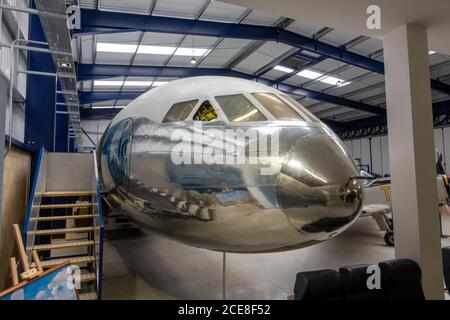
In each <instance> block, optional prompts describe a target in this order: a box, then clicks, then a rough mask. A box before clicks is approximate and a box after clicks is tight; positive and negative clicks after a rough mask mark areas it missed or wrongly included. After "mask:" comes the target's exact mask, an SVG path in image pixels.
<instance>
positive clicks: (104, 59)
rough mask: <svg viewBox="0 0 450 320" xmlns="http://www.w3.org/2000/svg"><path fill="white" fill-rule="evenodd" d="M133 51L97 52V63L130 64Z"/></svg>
mask: <svg viewBox="0 0 450 320" xmlns="http://www.w3.org/2000/svg"><path fill="white" fill-rule="evenodd" d="M132 57H133V54H132V53H115V52H97V56H96V57H95V63H98V64H125V65H128V64H130V61H131V58H132Z"/></svg>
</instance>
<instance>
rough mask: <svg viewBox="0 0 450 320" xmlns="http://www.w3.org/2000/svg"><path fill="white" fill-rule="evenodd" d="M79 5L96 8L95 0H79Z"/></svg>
mask: <svg viewBox="0 0 450 320" xmlns="http://www.w3.org/2000/svg"><path fill="white" fill-rule="evenodd" d="M79 4H80V7H82V8H88V9H97V7H96V5H97V2H96V0H79Z"/></svg>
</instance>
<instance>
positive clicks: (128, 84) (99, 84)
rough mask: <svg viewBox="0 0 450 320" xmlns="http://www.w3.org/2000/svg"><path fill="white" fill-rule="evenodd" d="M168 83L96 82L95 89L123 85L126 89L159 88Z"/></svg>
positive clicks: (140, 81) (135, 81)
mask: <svg viewBox="0 0 450 320" xmlns="http://www.w3.org/2000/svg"><path fill="white" fill-rule="evenodd" d="M166 83H167V81H143V80H133V81H131V80H127V81H125V82H124V81H121V80H95V81H94V86H95V87H121V86H122V85H123V86H124V87H150V86H152V87H159V86H162V85H163V84H166Z"/></svg>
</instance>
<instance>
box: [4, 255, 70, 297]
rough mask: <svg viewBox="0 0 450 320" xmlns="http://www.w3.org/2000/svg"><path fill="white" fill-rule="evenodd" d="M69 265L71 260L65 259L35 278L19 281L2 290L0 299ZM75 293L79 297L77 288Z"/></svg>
mask: <svg viewBox="0 0 450 320" xmlns="http://www.w3.org/2000/svg"><path fill="white" fill-rule="evenodd" d="M68 265H70V261H69V260H67V261H65V262H63V263H61V264H60V265H57V266H55V267H53V268H50V269H47V270H46V271H44V272H43V273H41V274H39V275H38V276H37V277H34V278H33V279H31V280H28V281H22V282H21V283H19V284H18V285H15V286H13V287H11V288H8V289H6V290H5V291H3V292H0V299H1V298H3V297H5V296H7V295H8V294H11V293H13V292H14V291H16V290H18V289H21V288H23V287H25V286H27V285H29V284H30V283H33V282H34V281H37V280H39V279H41V278H43V277H45V276H46V275H48V274H49V273H52V272H54V271H56V270H58V269H61V268H63V267H66V266H68ZM74 290H75V289H74ZM75 293H76V296H77V299H78V293H77V291H76V290H75Z"/></svg>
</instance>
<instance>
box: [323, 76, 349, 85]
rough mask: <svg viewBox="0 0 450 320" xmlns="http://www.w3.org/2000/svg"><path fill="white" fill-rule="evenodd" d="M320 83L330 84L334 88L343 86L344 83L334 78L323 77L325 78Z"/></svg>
mask: <svg viewBox="0 0 450 320" xmlns="http://www.w3.org/2000/svg"><path fill="white" fill-rule="evenodd" d="M320 82H324V83H328V84H331V85H334V86H335V85H343V84H344V83H345V81H344V80H342V79H339V78H335V77H325V78H323V79H321V80H320Z"/></svg>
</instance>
